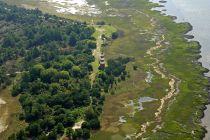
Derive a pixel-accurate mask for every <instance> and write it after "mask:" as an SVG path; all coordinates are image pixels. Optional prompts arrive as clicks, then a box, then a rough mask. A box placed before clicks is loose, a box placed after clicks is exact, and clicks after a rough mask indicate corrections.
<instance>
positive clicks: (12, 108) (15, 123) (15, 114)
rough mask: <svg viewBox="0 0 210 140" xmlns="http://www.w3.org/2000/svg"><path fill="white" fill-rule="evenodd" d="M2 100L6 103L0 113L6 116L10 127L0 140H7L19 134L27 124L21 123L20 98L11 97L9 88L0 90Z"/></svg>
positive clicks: (0, 135) (0, 136) (1, 135)
mask: <svg viewBox="0 0 210 140" xmlns="http://www.w3.org/2000/svg"><path fill="white" fill-rule="evenodd" d="M0 98H1V99H3V100H4V101H5V102H6V104H5V105H4V107H1V111H0V113H2V114H5V116H4V118H5V120H6V124H7V125H8V127H7V129H6V131H4V132H3V133H1V134H0V139H1V140H6V139H7V138H8V137H9V136H10V135H11V134H12V133H14V132H18V131H19V130H20V129H21V128H24V127H25V126H26V123H25V122H22V121H19V113H21V106H20V103H19V101H18V97H15V98H14V97H12V96H11V94H10V90H9V88H6V89H2V90H0ZM2 114H1V115H2Z"/></svg>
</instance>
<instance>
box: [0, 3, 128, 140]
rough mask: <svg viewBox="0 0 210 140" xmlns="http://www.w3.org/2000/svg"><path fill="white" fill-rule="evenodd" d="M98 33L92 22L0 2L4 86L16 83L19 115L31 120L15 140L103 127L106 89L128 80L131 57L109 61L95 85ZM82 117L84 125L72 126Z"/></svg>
mask: <svg viewBox="0 0 210 140" xmlns="http://www.w3.org/2000/svg"><path fill="white" fill-rule="evenodd" d="M94 32H95V30H94V28H92V27H89V26H87V25H86V23H82V22H78V21H72V20H67V19H63V18H59V17H56V16H53V15H48V14H43V13H42V12H40V11H39V10H37V9H36V10H26V9H23V8H18V7H16V6H9V5H6V4H4V3H0V64H1V66H0V85H1V87H2V88H3V87H6V86H7V85H10V84H11V83H13V89H12V95H13V96H19V101H20V103H21V105H22V108H23V113H22V114H20V115H19V119H20V120H22V121H26V122H27V124H28V126H27V127H26V128H25V129H24V130H20V131H19V132H17V133H14V134H12V135H11V136H10V137H9V139H10V140H25V139H34V140H56V139H57V138H58V137H61V136H63V135H65V136H66V137H68V138H69V139H88V138H89V137H90V131H91V130H97V129H99V128H100V121H99V117H100V114H101V112H102V106H103V101H104V100H105V96H104V93H108V92H109V90H110V88H112V86H113V85H114V84H116V83H117V81H119V79H120V80H125V78H126V75H127V73H126V63H128V62H129V61H130V59H129V58H117V59H113V60H109V61H108V66H107V67H106V68H105V69H103V70H100V71H99V73H98V74H97V76H96V79H95V81H94V83H93V84H92V85H91V83H90V79H89V75H90V73H91V72H92V65H91V62H93V61H94V57H93V56H92V50H93V49H95V48H96V43H95V39H94V38H93V37H92V34H93V33H94ZM17 75H20V76H17ZM79 120H84V123H83V124H82V128H81V129H77V130H75V131H74V130H72V126H73V125H74V124H75V123H76V122H78V121H79Z"/></svg>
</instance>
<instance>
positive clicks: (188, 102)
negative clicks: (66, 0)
mask: <svg viewBox="0 0 210 140" xmlns="http://www.w3.org/2000/svg"><path fill="white" fill-rule="evenodd" d="M6 1H8V2H9V3H13V2H15V3H16V4H18V5H20V6H24V7H26V8H35V7H37V8H40V9H41V10H43V11H44V12H49V13H52V14H56V15H59V16H63V17H66V18H72V19H77V20H83V21H87V22H89V23H91V21H92V19H94V22H96V21H101V20H103V21H105V22H106V23H108V24H110V25H111V26H112V27H114V28H116V29H117V30H118V31H119V32H120V37H119V38H118V39H117V40H115V41H113V42H112V43H111V44H110V46H108V47H107V48H105V50H104V51H105V55H106V60H107V59H110V58H115V57H119V56H127V57H131V58H134V61H133V62H130V63H129V64H128V65H127V71H128V73H129V75H130V76H129V77H128V78H127V79H126V80H125V81H121V82H119V83H118V84H117V85H116V86H115V87H114V88H113V91H114V95H107V96H106V101H105V104H104V109H103V113H102V115H101V124H102V128H101V130H100V131H98V132H94V133H93V135H92V139H94V140H103V139H104V140H105V139H110V140H118V139H119V140H121V139H124V138H125V137H127V138H132V139H137V138H142V137H147V138H149V139H164V140H166V139H170V140H171V139H201V137H202V136H203V134H204V130H203V128H202V127H201V125H200V118H201V116H202V111H203V107H204V106H203V105H204V104H205V103H206V102H207V92H206V91H205V90H204V89H205V88H206V86H207V84H208V81H207V79H204V78H203V72H204V71H205V69H203V68H202V67H201V66H200V65H199V64H198V63H197V59H198V58H199V45H198V44H197V43H196V42H188V41H187V40H185V39H184V37H183V34H184V33H186V32H187V31H188V30H189V29H190V26H189V25H188V24H184V23H183V24H177V23H175V22H173V21H172V19H171V17H165V16H162V15H160V13H158V12H155V11H151V10H150V9H151V8H152V7H153V6H154V5H153V4H151V3H149V2H148V1H146V0H132V1H128V0H108V1H107V2H108V3H109V5H106V4H105V3H104V1H103V0H95V1H94V0H91V2H93V3H95V4H96V5H97V6H98V7H99V9H100V10H101V11H102V13H101V14H100V16H94V17H90V16H84V15H70V14H62V13H56V12H55V10H54V8H52V7H46V4H45V3H44V2H40V3H39V2H38V3H36V2H35V1H33V0H31V1H26V2H25V1H24V0H22V1H21V2H20V1H14V0H6ZM107 9H108V10H107ZM111 15H113V16H111ZM102 30H105V32H106V31H107V32H109V30H112V29H110V28H106V27H104V28H102ZM97 31H100V30H97ZM96 33H97V32H96ZM98 34H100V33H98ZM96 36H98V35H96ZM163 36H164V41H163V40H162V37H163ZM151 48H153V49H151ZM150 49H151V50H152V51H151V53H148V50H150ZM147 53H148V54H147ZM157 60H158V61H157ZM156 61H157V62H156ZM161 63H163V65H161ZM93 65H95V68H96V67H97V64H96V63H95V64H93ZM133 66H137V70H134V69H133ZM149 71H150V72H151V73H152V75H153V77H152V79H151V83H150V82H149V83H148V82H146V80H145V78H146V77H147V72H149ZM164 76H165V77H164ZM173 79H174V81H173ZM170 83H171V84H170ZM173 87H174V89H173ZM170 89H171V90H172V91H173V90H175V91H173V93H172V96H170V98H166V100H165V101H164V103H163V106H162V102H161V101H162V100H161V99H165V98H164V97H168V96H167V95H168V94H169V93H170V91H171V90H170ZM140 97H151V98H154V99H158V100H154V101H152V102H145V103H143V108H144V109H143V110H137V111H136V112H135V114H134V116H132V117H131V116H130V115H129V114H130V113H133V108H132V107H130V106H126V105H127V104H129V102H130V101H131V100H132V101H134V102H135V101H137V100H138V99H139V98H140ZM161 106H162V108H161V111H160V110H159V109H160V107H161ZM155 113H157V114H158V115H157V116H156V115H155ZM122 116H124V117H125V122H124V123H120V121H119V120H120V117H122ZM146 122H148V125H147V123H146ZM145 126H146V129H144V128H145Z"/></svg>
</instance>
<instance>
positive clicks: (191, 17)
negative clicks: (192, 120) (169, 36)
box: [151, 0, 210, 140]
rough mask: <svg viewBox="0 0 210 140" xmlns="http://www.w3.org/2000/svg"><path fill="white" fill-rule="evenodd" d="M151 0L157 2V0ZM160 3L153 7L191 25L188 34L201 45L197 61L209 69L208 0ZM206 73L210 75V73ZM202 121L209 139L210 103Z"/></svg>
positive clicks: (170, 0)
mask: <svg viewBox="0 0 210 140" xmlns="http://www.w3.org/2000/svg"><path fill="white" fill-rule="evenodd" d="M151 1H152V2H158V0H151ZM162 5H164V6H165V7H163V8H155V9H156V10H162V12H163V13H166V14H167V15H172V16H177V20H176V21H177V22H189V23H190V24H191V25H192V26H193V30H192V31H191V32H190V33H189V34H191V35H194V37H195V38H194V40H196V41H199V42H200V44H201V46H202V47H201V55H202V58H201V59H200V60H199V61H200V62H202V65H203V66H204V67H205V68H208V69H210V34H209V32H210V1H209V0H202V1H199V0H167V3H165V4H164V3H162ZM164 9H165V10H166V11H165V10H164ZM206 75H207V76H210V73H207V74H206ZM202 122H203V125H204V126H206V128H207V130H208V131H209V132H208V134H207V135H206V138H205V140H210V105H208V106H207V110H206V111H205V118H204V119H203V120H202Z"/></svg>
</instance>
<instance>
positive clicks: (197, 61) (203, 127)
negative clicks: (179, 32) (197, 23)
mask: <svg viewBox="0 0 210 140" xmlns="http://www.w3.org/2000/svg"><path fill="white" fill-rule="evenodd" d="M150 2H151V1H150ZM166 2H167V1H166ZM166 2H165V3H166ZM152 3H153V2H152ZM156 4H161V2H158V3H156ZM162 7H165V6H164V5H161V6H157V7H154V8H162ZM154 10H155V11H157V12H159V13H160V14H161V15H163V16H168V17H170V18H171V19H172V20H173V21H174V22H175V23H179V24H186V25H187V26H188V29H187V30H186V31H185V32H184V33H183V37H184V38H185V39H186V40H187V41H189V42H195V43H197V47H198V48H197V50H198V51H199V53H198V54H199V55H198V57H197V58H196V59H197V60H196V63H198V65H200V66H201V68H203V69H204V70H203V72H202V73H201V75H202V76H203V77H204V78H207V79H208V85H206V89H205V90H206V92H208V101H207V102H206V103H203V104H202V107H201V108H200V111H201V112H202V114H201V117H200V118H199V120H200V123H201V124H200V125H201V126H202V129H203V131H204V132H203V134H202V139H204V138H205V136H206V134H207V133H209V131H208V130H207V128H206V126H204V125H203V124H202V119H203V118H204V117H205V110H207V105H210V77H209V76H206V74H207V73H208V72H209V71H210V70H209V69H208V68H205V67H203V65H202V62H200V61H199V60H200V58H202V55H201V47H202V46H201V44H200V42H199V41H195V40H191V39H193V38H194V35H191V34H188V33H189V32H191V31H192V30H193V26H192V24H191V23H190V22H177V21H176V19H178V17H177V16H173V15H167V14H166V13H162V12H163V11H162V10H157V9H154ZM165 11H167V10H165ZM165 11H164V12H165ZM187 36H189V37H190V38H187Z"/></svg>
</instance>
